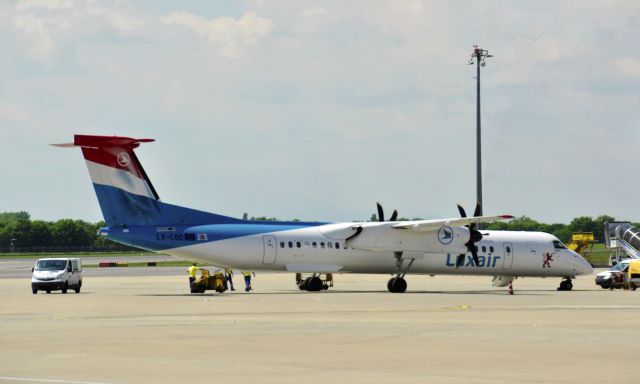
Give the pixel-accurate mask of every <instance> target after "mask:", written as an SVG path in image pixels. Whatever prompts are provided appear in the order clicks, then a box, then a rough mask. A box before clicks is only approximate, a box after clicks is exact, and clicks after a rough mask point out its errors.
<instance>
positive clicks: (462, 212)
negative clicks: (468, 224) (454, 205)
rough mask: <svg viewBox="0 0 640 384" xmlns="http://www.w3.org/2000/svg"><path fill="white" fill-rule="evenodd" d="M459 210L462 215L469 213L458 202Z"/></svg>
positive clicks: (465, 215)
mask: <svg viewBox="0 0 640 384" xmlns="http://www.w3.org/2000/svg"><path fill="white" fill-rule="evenodd" d="M458 212H460V217H467V213H466V212H465V211H464V208H462V205H460V204H458Z"/></svg>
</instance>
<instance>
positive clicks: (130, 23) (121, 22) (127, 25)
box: [87, 7, 144, 32]
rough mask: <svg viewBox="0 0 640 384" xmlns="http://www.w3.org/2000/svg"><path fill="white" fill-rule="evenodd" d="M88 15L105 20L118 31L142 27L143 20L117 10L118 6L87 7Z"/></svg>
mask: <svg viewBox="0 0 640 384" xmlns="http://www.w3.org/2000/svg"><path fill="white" fill-rule="evenodd" d="M87 12H88V13H89V15H94V16H99V17H102V18H104V19H105V20H107V21H108V22H109V23H110V24H111V25H112V26H113V27H115V28H116V29H117V30H119V31H120V32H132V31H135V30H136V29H139V28H142V26H143V25H144V21H143V20H142V19H139V18H136V17H133V16H130V15H127V14H125V13H124V12H121V11H119V10H118V8H117V7H116V8H94V7H87Z"/></svg>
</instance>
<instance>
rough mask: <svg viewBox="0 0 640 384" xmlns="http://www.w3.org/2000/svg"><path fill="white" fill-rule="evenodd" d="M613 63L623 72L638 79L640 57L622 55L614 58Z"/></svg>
mask: <svg viewBox="0 0 640 384" xmlns="http://www.w3.org/2000/svg"><path fill="white" fill-rule="evenodd" d="M613 65H614V66H615V68H616V69H617V70H618V71H620V72H622V73H623V74H625V75H627V76H631V77H635V78H638V79H640V58H637V57H624V58H621V59H617V60H615V61H614V62H613Z"/></svg>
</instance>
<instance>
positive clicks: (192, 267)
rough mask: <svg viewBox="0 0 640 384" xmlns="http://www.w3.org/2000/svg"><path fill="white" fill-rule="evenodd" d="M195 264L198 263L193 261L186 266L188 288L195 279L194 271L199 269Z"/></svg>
mask: <svg viewBox="0 0 640 384" xmlns="http://www.w3.org/2000/svg"><path fill="white" fill-rule="evenodd" d="M197 265H198V263H193V264H191V266H190V267H189V268H187V273H189V289H191V285H192V284H193V282H194V281H196V272H198V270H199V269H200V268H198V266H197Z"/></svg>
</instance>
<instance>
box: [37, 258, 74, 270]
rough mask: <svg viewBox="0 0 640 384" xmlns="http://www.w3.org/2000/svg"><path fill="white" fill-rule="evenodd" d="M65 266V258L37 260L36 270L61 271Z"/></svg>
mask: <svg viewBox="0 0 640 384" xmlns="http://www.w3.org/2000/svg"><path fill="white" fill-rule="evenodd" d="M66 267H67V260H38V263H37V264H36V269H37V270H38V271H61V270H63V269H65V268H66Z"/></svg>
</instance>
